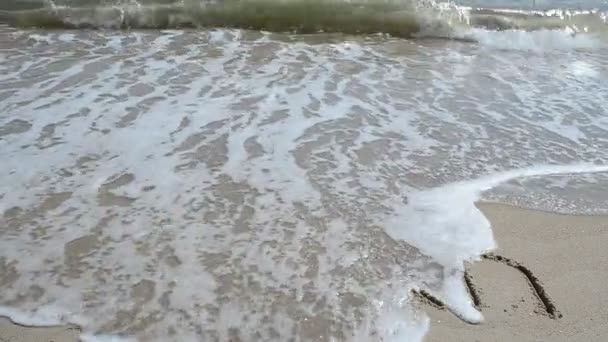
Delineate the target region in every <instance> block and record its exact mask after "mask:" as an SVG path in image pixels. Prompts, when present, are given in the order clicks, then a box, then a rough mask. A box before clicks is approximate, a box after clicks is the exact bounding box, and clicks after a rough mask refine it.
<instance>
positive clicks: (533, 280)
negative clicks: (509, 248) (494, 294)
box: [412, 253, 562, 323]
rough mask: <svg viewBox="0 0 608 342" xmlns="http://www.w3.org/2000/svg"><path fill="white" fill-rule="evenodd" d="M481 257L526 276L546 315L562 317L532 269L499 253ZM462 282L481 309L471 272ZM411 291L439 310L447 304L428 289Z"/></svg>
mask: <svg viewBox="0 0 608 342" xmlns="http://www.w3.org/2000/svg"><path fill="white" fill-rule="evenodd" d="M481 258H482V259H483V260H488V261H494V262H497V263H501V264H503V265H506V266H509V267H512V268H513V269H515V270H517V271H518V272H519V273H520V274H521V275H522V276H524V278H526V280H527V282H528V285H529V286H530V289H531V290H532V293H533V294H534V297H535V298H537V300H538V302H539V304H540V306H541V307H542V308H543V309H544V311H545V312H546V314H547V316H548V317H549V318H551V319H558V318H562V314H561V313H560V312H559V310H558V309H557V308H556V307H555V304H554V303H553V301H552V300H551V298H550V297H549V295H548V294H547V291H546V290H545V288H544V286H543V285H542V283H541V282H540V280H539V279H538V278H537V277H536V276H535V275H534V273H532V271H530V269H529V268H528V267H526V266H524V265H523V264H521V263H520V262H518V261H515V260H513V259H510V258H506V257H503V256H501V255H497V254H493V253H489V254H483V255H482V256H481ZM464 282H465V285H466V287H467V290H468V292H469V295H470V296H471V299H472V300H473V304H474V305H475V307H476V308H477V309H478V310H480V311H481V310H482V307H483V306H484V305H483V302H482V300H481V296H480V292H479V290H478V289H477V288H476V286H475V284H474V281H473V277H472V276H471V274H470V273H469V272H466V271H465V272H464ZM412 292H413V293H414V295H416V296H417V297H418V298H419V299H420V300H421V301H422V302H423V303H425V304H428V305H430V306H433V307H435V308H437V309H439V310H446V309H447V306H446V305H445V304H444V303H443V302H442V301H441V300H440V299H439V298H437V297H435V296H433V295H432V294H431V293H429V292H428V291H425V290H412ZM467 323H471V322H467Z"/></svg>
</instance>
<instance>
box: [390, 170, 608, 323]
mask: <svg viewBox="0 0 608 342" xmlns="http://www.w3.org/2000/svg"><path fill="white" fill-rule="evenodd" d="M607 171H608V166H606V165H594V164H572V165H546V166H537V167H531V168H526V169H519V170H511V171H506V172H500V173H495V174H491V175H488V176H485V177H481V178H478V179H475V180H470V181H463V182H458V183H453V184H448V185H445V186H441V187H438V188H434V189H431V190H426V191H420V192H418V193H414V194H411V195H410V196H409V203H408V205H406V206H400V205H398V206H397V207H396V209H395V211H394V213H395V214H394V215H393V216H392V217H391V218H390V219H389V220H387V221H386V223H385V225H384V228H385V230H386V232H387V233H388V234H389V235H390V236H392V237H393V238H394V239H399V240H404V241H407V242H408V243H411V244H412V245H414V246H416V247H418V248H420V250H421V251H422V252H423V253H424V254H426V255H428V256H430V257H432V258H433V259H435V260H437V261H438V262H439V263H440V264H442V265H444V266H445V267H446V272H445V273H444V286H443V288H442V291H441V293H440V297H441V298H442V299H443V300H444V301H445V303H446V305H447V306H448V307H449V308H451V309H452V310H453V311H454V312H455V313H456V314H457V315H459V316H461V317H462V318H463V319H465V320H467V321H469V322H474V323H478V322H480V321H481V320H482V319H483V317H482V315H481V313H480V312H478V311H477V310H476V309H475V308H474V307H473V305H472V302H471V299H470V298H469V295H468V292H467V290H466V289H465V287H464V282H463V275H462V271H463V270H464V263H465V262H472V261H476V260H478V259H479V256H480V255H481V254H483V253H486V252H489V251H491V250H493V249H495V248H496V243H495V241H494V239H493V235H492V230H491V227H490V222H489V221H488V220H487V218H486V217H485V216H484V214H483V213H482V212H481V211H480V210H479V209H478V208H477V207H476V206H475V203H476V202H477V201H478V199H479V197H480V195H481V193H482V192H483V191H487V190H490V189H492V188H494V187H496V186H497V185H499V184H501V183H504V182H507V181H509V180H512V179H516V178H524V177H533V176H547V175H555V174H577V173H597V172H607Z"/></svg>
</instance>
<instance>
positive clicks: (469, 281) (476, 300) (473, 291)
mask: <svg viewBox="0 0 608 342" xmlns="http://www.w3.org/2000/svg"><path fill="white" fill-rule="evenodd" d="M464 283H465V284H466V286H467V289H468V291H469V295H470V296H471V299H473V305H475V307H476V308H477V309H480V308H481V306H482V304H481V298H480V297H479V293H478V290H477V287H475V284H473V277H472V276H471V274H470V273H469V272H467V271H464Z"/></svg>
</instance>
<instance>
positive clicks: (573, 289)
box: [425, 204, 608, 342]
mask: <svg viewBox="0 0 608 342" xmlns="http://www.w3.org/2000/svg"><path fill="white" fill-rule="evenodd" d="M479 207H480V208H481V209H482V210H483V211H484V213H485V214H486V215H487V217H488V218H489V220H490V221H491V222H492V226H493V232H494V237H495V239H496V241H497V244H498V249H497V250H496V251H495V252H494V253H493V254H494V255H495V256H502V257H503V260H502V261H500V260H496V257H494V258H493V259H492V260H487V259H486V260H484V261H482V262H478V263H476V264H474V265H471V266H470V268H469V275H470V276H471V282H472V284H474V285H473V286H474V288H475V292H476V293H477V294H478V297H479V300H480V302H481V303H480V309H481V311H482V313H483V315H484V318H485V320H484V322H483V323H482V324H480V325H469V324H466V323H464V322H462V321H460V320H459V319H457V318H456V317H454V316H453V315H452V314H450V313H448V312H446V311H444V310H438V309H435V308H432V307H428V306H427V308H426V311H427V312H428V314H429V316H430V317H431V329H430V331H429V333H428V334H427V336H426V339H425V342H438V341H451V342H452V341H453V342H456V341H484V342H485V341H606V339H607V338H608V324H607V323H608V321H607V320H608V318H607V317H608V307H607V306H606V305H605V304H606V303H608V291H606V286H605V284H606V282H607V281H608V268H606V265H607V264H608V252H607V251H608V250H607V249H606V246H607V245H608V217H605V216H593V217H592V216H570V215H558V214H551V213H544V212H539V211H533V210H526V209H520V208H515V207H511V206H506V205H498V204H482V205H479ZM504 258H508V259H509V260H510V264H511V265H508V264H507V262H505V259H504ZM516 266H520V268H521V269H518V268H517V267H516ZM521 266H523V267H521ZM525 270H528V271H529V272H530V274H531V275H532V276H533V277H534V278H536V279H535V280H533V281H534V282H537V286H540V289H541V291H544V294H542V295H541V297H545V300H546V301H547V300H548V301H549V304H550V305H553V307H554V309H553V310H554V313H553V315H551V314H550V313H548V312H547V306H546V305H545V303H543V301H542V300H540V299H541V298H539V295H538V294H537V292H538V291H537V290H535V289H534V288H533V286H532V284H531V282H530V280H529V279H528V275H526V274H524V273H525V272H524V271H525ZM560 316H561V317H560Z"/></svg>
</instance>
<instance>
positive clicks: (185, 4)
mask: <svg viewBox="0 0 608 342" xmlns="http://www.w3.org/2000/svg"><path fill="white" fill-rule="evenodd" d="M16 1H17V0H13V3H14V4H16V3H17V2H16ZM18 3H19V4H20V6H16V5H13V6H6V5H5V6H2V7H0V9H1V11H0V23H5V24H8V25H11V26H14V27H20V28H58V29H186V28H191V29H192V28H240V29H251V30H263V31H272V32H290V33H302V34H310V33H320V32H328V33H344V34H377V33H382V34H389V35H391V36H396V37H405V38H412V37H420V36H423V37H429V36H430V37H437V38H461V39H462V38H465V39H466V38H467V37H466V36H463V35H462V34H460V33H461V32H464V31H467V30H469V29H471V28H482V29H487V30H493V31H505V30H519V31H537V30H569V31H571V32H572V33H573V34H576V33H579V32H587V33H589V32H592V33H603V32H605V31H606V28H607V25H606V13H604V12H601V11H597V10H596V11H567V10H550V11H542V12H540V11H513V10H496V9H474V8H468V7H459V6H456V5H453V4H447V3H434V2H430V1H419V2H408V1H365V0H359V1H356V2H351V1H345V0H312V1H311V0H248V1H238V0H227V1H221V2H210V1H200V0H198V1H195V0H190V1H180V2H171V0H153V1H152V2H151V1H143V3H140V2H136V1H129V2H125V1H122V2H108V1H99V0H98V1H91V0H88V1H87V0H80V1H73V2H69V3H65V4H61V3H59V4H58V3H56V2H46V3H45V5H43V6H40V7H38V8H35V7H33V6H32V5H31V2H24V1H23V0H20V1H19V2H18ZM23 4H29V5H27V6H24V5H23ZM471 40H474V38H471Z"/></svg>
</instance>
